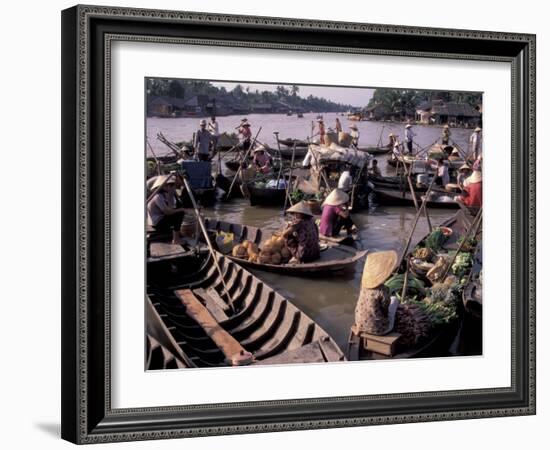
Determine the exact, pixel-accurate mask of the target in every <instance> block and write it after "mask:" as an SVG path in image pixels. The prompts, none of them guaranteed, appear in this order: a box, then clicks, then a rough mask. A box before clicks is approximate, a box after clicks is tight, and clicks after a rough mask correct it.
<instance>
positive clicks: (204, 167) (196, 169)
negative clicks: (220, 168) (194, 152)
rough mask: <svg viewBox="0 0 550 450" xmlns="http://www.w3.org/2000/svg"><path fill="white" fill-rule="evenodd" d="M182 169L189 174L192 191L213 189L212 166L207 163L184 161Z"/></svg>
mask: <svg viewBox="0 0 550 450" xmlns="http://www.w3.org/2000/svg"><path fill="white" fill-rule="evenodd" d="M181 167H182V169H183V170H184V171H185V172H186V173H187V179H188V180H189V184H190V185H191V189H208V188H211V187H212V165H211V164H210V163H209V162H207V161H182V163H181Z"/></svg>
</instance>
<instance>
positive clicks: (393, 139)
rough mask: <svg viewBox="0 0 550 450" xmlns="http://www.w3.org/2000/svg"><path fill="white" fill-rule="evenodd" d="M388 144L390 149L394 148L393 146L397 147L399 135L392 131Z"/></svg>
mask: <svg viewBox="0 0 550 450" xmlns="http://www.w3.org/2000/svg"><path fill="white" fill-rule="evenodd" d="M388 139H389V141H388V145H387V147H388V148H389V149H390V150H393V148H394V147H395V144H396V142H397V136H396V135H395V134H393V133H390V134H388Z"/></svg>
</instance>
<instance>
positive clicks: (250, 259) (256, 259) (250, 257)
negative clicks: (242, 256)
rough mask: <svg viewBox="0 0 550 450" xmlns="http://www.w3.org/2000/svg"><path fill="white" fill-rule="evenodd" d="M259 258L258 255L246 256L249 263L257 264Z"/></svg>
mask: <svg viewBox="0 0 550 450" xmlns="http://www.w3.org/2000/svg"><path fill="white" fill-rule="evenodd" d="M259 257H260V255H258V254H257V253H253V254H252V255H248V260H249V261H250V262H258V258H259Z"/></svg>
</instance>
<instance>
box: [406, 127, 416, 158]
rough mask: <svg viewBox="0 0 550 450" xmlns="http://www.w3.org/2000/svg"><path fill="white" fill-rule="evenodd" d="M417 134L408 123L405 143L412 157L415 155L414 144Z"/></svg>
mask: <svg viewBox="0 0 550 450" xmlns="http://www.w3.org/2000/svg"><path fill="white" fill-rule="evenodd" d="M415 136H416V134H415V133H414V132H413V130H412V125H411V124H410V123H408V124H407V125H406V126H405V142H406V143H407V150H408V152H409V154H410V155H412V153H413V142H414V137H415Z"/></svg>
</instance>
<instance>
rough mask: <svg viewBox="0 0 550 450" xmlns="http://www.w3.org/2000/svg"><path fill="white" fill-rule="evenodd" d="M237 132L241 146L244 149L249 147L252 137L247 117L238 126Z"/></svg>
mask: <svg viewBox="0 0 550 450" xmlns="http://www.w3.org/2000/svg"><path fill="white" fill-rule="evenodd" d="M239 134H240V136H241V147H242V149H243V150H244V151H246V150H248V149H249V148H250V144H251V139H252V130H251V129H250V124H249V123H248V119H243V120H242V121H241V125H240V127H239Z"/></svg>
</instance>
